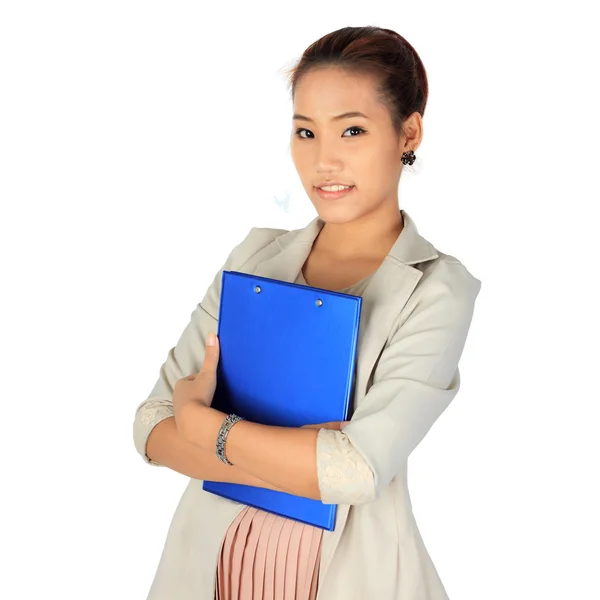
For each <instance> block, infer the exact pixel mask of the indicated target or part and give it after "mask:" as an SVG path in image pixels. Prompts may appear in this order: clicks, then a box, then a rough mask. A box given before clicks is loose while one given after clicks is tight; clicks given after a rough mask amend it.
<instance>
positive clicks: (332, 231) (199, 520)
mask: <svg viewBox="0 0 600 600" xmlns="http://www.w3.org/2000/svg"><path fill="white" fill-rule="evenodd" d="M291 84H292V97H293V101H294V113H295V114H294V117H293V118H294V120H293V123H294V127H293V137H292V141H291V153H292V157H293V161H294V164H295V166H296V169H297V170H298V173H299V175H300V178H301V180H302V184H303V186H304V188H305V190H306V193H307V195H308V197H309V198H310V200H311V202H312V203H313V204H314V206H315V208H316V210H317V213H318V217H317V218H316V219H314V220H313V221H312V222H311V223H310V224H309V225H308V226H307V227H305V228H303V229H299V230H293V231H287V230H280V229H269V228H259V227H255V228H253V229H252V230H251V231H250V232H249V233H248V235H247V236H246V238H245V239H244V240H243V241H242V242H241V243H240V244H238V245H237V246H236V247H235V248H234V249H233V250H232V252H231V254H230V255H229V257H228V258H227V260H226V262H225V264H224V265H223V267H222V269H221V270H220V271H219V272H218V273H217V274H216V276H215V279H214V281H213V283H212V285H211V286H210V287H209V289H208V291H207V293H206V295H205V297H204V299H203V300H202V302H200V303H199V304H198V305H197V307H196V309H195V310H194V311H193V312H192V315H191V320H190V322H189V324H188V325H187V327H186V328H185V330H184V331H183V333H182V335H181V337H180V339H179V341H178V342H177V344H176V346H174V347H173V348H172V349H171V350H170V351H169V353H168V356H167V358H166V361H165V362H164V364H163V365H162V367H161V369H160V376H159V378H158V381H157V382H156V384H155V386H154V388H153V390H152V391H151V393H150V395H149V396H148V398H147V399H146V400H144V401H143V402H142V403H141V404H140V405H139V407H138V409H137V411H136V415H135V422H134V440H135V445H136V448H137V450H138V452H139V453H140V454H141V456H142V457H143V458H144V460H145V461H146V462H147V463H148V464H152V465H156V466H167V467H169V468H171V469H173V470H175V471H178V472H180V473H183V474H185V475H187V476H189V477H190V482H189V484H188V487H187V489H186V490H185V492H184V494H183V496H182V498H181V501H180V503H179V505H178V507H177V510H176V513H175V516H174V517H173V521H172V523H171V527H170V529H169V532H168V536H167V540H166V543H165V547H164V550H163V553H162V557H161V560H160V564H159V566H158V570H157V573H156V576H155V578H154V582H153V584H152V587H151V590H150V593H149V596H148V599H149V600H204V599H206V600H213V598H219V599H220V600H230V599H237V598H240V599H245V600H257V599H263V598H270V599H271V598H272V599H284V598H285V599H288V598H296V599H299V598H306V599H309V598H311V599H312V598H319V599H324V600H334V599H337V598H344V599H354V598H355V599H357V600H359V599H360V600H365V599H370V598H377V599H378V600H392V599H402V600H426V599H428V600H447V598H448V597H447V594H446V591H445V589H444V586H443V584H442V582H441V581H440V578H439V577H438V574H437V571H436V569H435V567H434V565H433V563H432V561H431V558H430V556H429V554H428V552H427V550H426V548H425V546H424V544H423V540H422V538H421V536H420V533H419V529H418V527H417V524H416V522H415V520H414V517H413V513H412V507H411V502H410V497H409V492H408V487H407V460H408V457H409V455H410V453H411V452H412V450H413V449H414V448H415V447H416V446H417V445H418V444H419V442H420V441H421V440H422V439H423V437H424V436H425V435H426V433H427V432H428V431H429V429H430V428H431V426H432V425H433V423H434V422H435V421H436V419H437V418H438V417H439V416H440V415H441V414H442V413H443V411H444V410H445V409H446V407H447V406H448V405H449V403H450V402H451V401H452V399H453V398H454V396H455V395H456V393H457V392H458V389H459V384H460V375H459V370H458V362H459V359H460V356H461V354H462V351H463V347H464V344H465V340H466V337H467V333H468V330H469V327H470V323H471V319H472V315H473V310H474V304H475V299H476V297H477V295H478V293H479V290H480V287H481V282H480V281H479V280H478V279H477V278H475V277H474V276H473V275H471V274H470V273H469V271H468V270H467V269H466V267H465V266H464V265H463V264H462V263H461V262H460V261H459V260H458V259H456V258H455V257H453V256H450V255H447V254H444V253H442V252H441V251H439V250H437V249H436V248H435V247H434V246H433V245H432V244H431V243H430V242H428V241H427V240H426V239H425V238H423V237H422V236H421V235H419V233H418V231H417V228H416V226H415V223H414V221H413V220H412V219H411V217H410V216H409V215H408V214H407V212H406V211H405V210H402V209H399V205H398V183H399V178H400V174H401V171H402V168H403V165H404V164H412V163H413V161H414V159H415V154H414V151H415V150H416V149H417V148H418V147H419V145H420V143H421V139H422V133H423V128H422V116H423V113H424V110H425V104H426V100H427V79H426V74H425V69H424V67H423V64H422V63H421V60H420V59H419V57H418V55H417V53H416V52H415V51H414V49H413V48H412V47H411V46H410V44H408V42H406V40H404V38H402V37H401V36H400V35H398V34H397V33H395V32H393V31H390V30H387V29H379V28H375V27H345V28H343V29H341V30H339V31H335V32H333V33H331V34H329V35H326V36H325V37H323V38H322V39H320V40H318V41H317V42H315V43H314V44H312V45H311V46H310V47H309V48H308V49H307V50H306V52H305V53H304V55H303V56H302V59H301V61H300V63H299V64H298V65H297V66H296V67H295V69H294V70H293V75H292V78H291ZM330 184H342V185H343V186H347V187H348V189H347V190H346V191H345V192H343V193H341V194H333V193H327V192H326V191H323V189H322V188H323V187H325V186H328V185H330ZM326 189H329V188H326ZM332 196H339V197H335V198H332ZM223 270H235V271H242V272H245V273H250V274H254V275H258V276H264V277H270V278H273V279H280V280H283V281H290V282H296V283H301V284H304V285H310V286H314V287H319V288H325V289H331V290H338V291H344V292H346V293H350V294H355V295H362V298H363V305H362V314H361V323H360V331H361V336H360V338H359V342H358V353H357V359H358V362H357V369H356V379H355V387H354V397H353V413H352V417H351V421H350V422H348V423H328V424H315V425H313V426H307V427H303V428H280V427H270V426H265V425H260V424H257V423H251V422H248V421H241V422H237V423H235V424H233V426H231V428H230V429H229V430H228V433H227V437H226V443H225V449H224V451H222V450H221V451H218V450H217V449H216V440H217V436H218V433H219V431H220V430H223V425H224V422H225V418H226V417H227V415H226V414H224V413H221V412H219V411H217V410H215V409H214V408H212V407H211V406H210V404H211V401H212V395H213V394H214V390H215V384H216V375H215V373H216V366H217V363H218V359H219V346H218V340H216V339H213V336H212V335H209V334H212V333H214V332H215V331H216V329H217V327H216V326H217V316H218V307H219V297H220V283H221V274H222V271H223ZM209 339H212V341H213V342H214V345H208V342H209ZM256 343H257V344H259V343H260V340H257V341H256ZM217 454H219V456H217ZM229 463H231V464H229ZM203 479H208V480H218V481H229V482H235V483H243V484H246V485H253V486H260V487H267V488H270V489H276V490H283V491H286V492H288V493H292V494H296V495H300V496H305V497H309V498H315V499H319V500H321V501H322V502H325V503H335V504H338V513H337V519H336V525H335V530H334V531H324V530H321V529H319V528H315V527H310V526H308V525H303V524H300V523H297V522H295V521H293V520H290V519H284V518H282V517H277V516H274V515H272V514H268V513H266V512H263V511H259V510H256V509H253V508H249V507H247V506H244V505H241V504H239V503H236V502H232V501H229V500H227V499H224V498H221V497H219V496H215V495H213V494H210V493H206V492H204V491H203V490H202V480H203Z"/></svg>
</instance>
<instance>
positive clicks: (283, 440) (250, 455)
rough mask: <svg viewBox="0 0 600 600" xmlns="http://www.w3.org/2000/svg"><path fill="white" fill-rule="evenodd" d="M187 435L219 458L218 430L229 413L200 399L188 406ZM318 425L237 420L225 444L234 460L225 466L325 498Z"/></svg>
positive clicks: (287, 489)
mask: <svg viewBox="0 0 600 600" xmlns="http://www.w3.org/2000/svg"><path fill="white" fill-rule="evenodd" d="M184 410H186V411H188V410H189V413H188V414H186V417H185V419H184V421H185V423H186V426H185V431H184V432H183V437H184V439H186V440H187V441H188V443H191V444H192V446H195V447H197V448H199V449H200V450H202V451H204V452H210V453H212V454H214V455H215V460H217V461H218V462H221V461H219V459H218V458H216V442H217V434H218V432H219V429H220V428H221V425H222V424H223V420H224V419H225V417H226V416H227V414H226V413H223V412H221V411H218V410H216V409H214V408H212V407H209V406H204V405H202V404H198V403H190V404H189V405H188V406H186V407H185V409H184ZM318 434H319V430H318V429H312V428H303V427H301V428H297V427H275V426H269V425H260V424H258V423H251V422H249V421H240V422H239V423H236V424H235V425H234V426H233V427H232V428H231V430H230V431H229V434H228V435H227V441H226V444H225V454H226V455H227V458H228V459H229V460H230V461H231V462H232V463H233V464H234V466H233V467H231V466H228V465H225V464H224V463H221V464H223V467H224V468H225V469H235V468H236V467H237V468H238V469H241V470H242V471H244V472H246V473H248V474H249V475H250V476H253V477H256V478H258V479H259V480H261V481H265V482H268V484H269V485H272V486H276V488H277V489H280V490H282V491H284V492H287V493H289V494H294V495H296V496H302V497H304V498H312V499H314V500H321V492H320V489H319V480H318V471H317V436H318Z"/></svg>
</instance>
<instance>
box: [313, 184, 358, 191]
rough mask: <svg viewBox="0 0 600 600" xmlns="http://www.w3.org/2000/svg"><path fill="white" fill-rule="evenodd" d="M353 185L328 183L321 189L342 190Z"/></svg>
mask: <svg viewBox="0 0 600 600" xmlns="http://www.w3.org/2000/svg"><path fill="white" fill-rule="evenodd" d="M349 187H352V186H351V185H326V186H324V187H322V188H320V189H322V190H324V191H326V192H339V191H340V190H347V189H348V188H349Z"/></svg>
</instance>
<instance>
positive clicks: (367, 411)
mask: <svg viewBox="0 0 600 600" xmlns="http://www.w3.org/2000/svg"><path fill="white" fill-rule="evenodd" d="M480 288H481V281H480V280H479V279H477V278H475V277H473V276H472V275H471V274H470V273H469V272H468V271H467V269H466V268H465V267H464V266H463V265H462V263H460V262H458V261H456V262H453V261H447V260H442V261H440V263H439V264H438V266H437V268H436V270H435V271H434V272H433V273H431V274H430V276H429V277H428V280H427V281H426V282H425V283H424V285H423V287H422V289H421V290H419V293H418V294H417V293H416V292H415V294H416V300H415V302H414V303H413V304H412V305H411V307H410V309H409V315H408V317H407V318H406V319H405V320H404V322H402V323H400V324H399V326H398V328H397V329H396V331H395V332H393V333H392V336H391V339H390V341H389V344H388V345H387V346H386V348H385V349H384V351H383V352H382V354H381V357H380V360H379V362H378V365H377V368H376V370H375V372H374V377H373V385H372V386H371V387H370V389H369V390H368V392H367V394H366V395H365V397H364V398H363V399H362V401H361V402H360V404H359V405H358V407H357V408H356V411H355V413H354V414H353V415H352V419H351V421H350V423H349V424H348V425H346V426H345V427H344V429H343V431H335V430H328V431H324V430H321V432H320V433H319V437H318V441H317V450H318V452H317V456H318V473H319V484H320V486H321V493H322V495H323V496H324V497H325V500H323V501H324V502H327V503H349V504H360V503H364V502H370V501H372V500H374V499H377V498H379V497H380V494H381V491H382V489H383V488H384V487H385V486H386V485H388V484H389V483H390V481H391V480H392V479H393V478H394V477H395V476H396V475H397V474H398V473H399V472H400V471H401V469H402V468H403V467H404V464H405V463H406V461H407V459H408V457H409V455H410V454H411V452H412V451H413V450H414V448H416V446H417V445H418V444H419V443H420V442H421V440H422V439H423V438H424V437H425V435H426V434H427V432H428V431H429V430H430V428H431V427H432V425H433V424H434V423H435V421H436V420H437V419H438V418H439V417H440V415H441V414H442V413H443V412H444V411H445V410H446V408H447V407H448V405H449V404H450V402H451V401H452V399H453V398H454V397H455V396H456V394H457V392H458V389H459V387H460V373H459V369H458V363H459V360H460V357H461V355H462V352H463V349H464V346H465V342H466V338H467V334H468V331H469V328H470V325H471V321H472V317H473V312H474V306H475V300H476V298H477V296H478V294H479V291H480Z"/></svg>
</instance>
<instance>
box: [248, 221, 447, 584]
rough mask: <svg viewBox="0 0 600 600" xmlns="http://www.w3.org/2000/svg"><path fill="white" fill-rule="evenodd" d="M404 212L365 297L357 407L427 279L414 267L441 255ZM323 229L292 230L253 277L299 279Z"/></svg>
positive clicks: (327, 539)
mask: <svg viewBox="0 0 600 600" xmlns="http://www.w3.org/2000/svg"><path fill="white" fill-rule="evenodd" d="M400 212H401V213H402V216H403V219H404V227H403V229H402V231H401V232H400V235H399V236H398V238H397V239H396V242H395V243H394V245H393V246H392V248H391V249H390V251H389V253H388V254H387V256H386V257H385V258H384V259H383V262H382V263H381V265H380V266H379V268H378V269H377V271H375V273H374V274H373V276H372V277H371V279H370V281H369V283H368V285H367V287H366V289H365V291H364V292H363V294H362V298H363V303H362V311H361V317H360V327H359V335H358V342H357V365H356V382H355V392H354V397H355V404H354V407H353V408H355V407H356V405H358V404H359V403H360V402H361V401H362V400H363V398H364V397H365V396H366V394H367V391H368V389H367V386H368V383H369V380H370V378H371V375H372V372H373V370H374V367H375V365H376V362H377V359H378V358H379V355H380V354H381V352H382V351H383V349H384V347H385V344H386V342H387V340H388V337H389V335H390V334H391V332H392V328H393V327H394V325H395V324H396V322H397V320H398V318H399V316H400V313H401V311H402V309H403V308H404V305H405V304H406V302H407V301H408V299H409V298H410V296H411V294H412V293H413V291H414V289H415V287H416V285H417V283H418V282H419V280H420V279H421V277H422V276H423V273H422V271H421V270H420V269H417V268H415V265H417V264H418V263H422V262H424V261H429V260H433V259H436V258H438V256H439V255H438V252H437V251H436V249H435V247H434V246H433V245H432V244H431V243H430V242H428V241H427V240H426V239H425V238H423V237H422V236H421V235H420V234H419V232H418V230H417V227H416V225H415V222H414V221H413V219H412V218H411V217H410V216H409V214H408V213H407V212H406V211H405V210H402V209H401V210H400ZM324 225H325V222H324V221H323V220H322V219H321V218H320V217H317V218H315V219H314V220H313V221H311V222H310V223H309V224H308V225H307V226H306V227H305V228H303V229H295V230H292V231H289V232H287V233H284V234H283V235H281V236H279V237H278V238H276V242H277V245H278V248H277V249H278V250H279V251H278V252H277V253H276V254H275V255H274V256H272V257H271V258H267V259H266V260H264V261H262V262H261V263H259V264H258V266H257V267H256V269H255V271H254V274H255V275H258V276H260V277H269V278H271V279H278V280H280V281H287V282H293V281H295V280H296V278H297V276H298V274H299V273H300V270H301V269H302V267H303V265H304V263H305V262H306V260H307V258H308V256H309V254H310V252H311V250H312V245H313V243H314V241H315V240H316V238H317V236H318V235H319V233H320V232H321V229H322V228H323V226H324ZM349 509H350V506H349V505H346V504H340V505H338V510H337V516H336V526H335V530H334V531H332V532H330V531H325V532H324V536H323V542H322V543H323V546H322V559H321V571H320V576H321V577H322V576H323V575H324V573H325V571H326V569H327V567H328V566H329V563H330V560H331V557H332V556H333V553H334V551H335V548H336V547H337V544H338V541H339V538H340V536H341V533H342V530H343V528H344V524H345V522H346V519H347V517H348V512H349Z"/></svg>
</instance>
